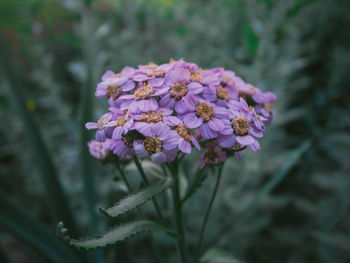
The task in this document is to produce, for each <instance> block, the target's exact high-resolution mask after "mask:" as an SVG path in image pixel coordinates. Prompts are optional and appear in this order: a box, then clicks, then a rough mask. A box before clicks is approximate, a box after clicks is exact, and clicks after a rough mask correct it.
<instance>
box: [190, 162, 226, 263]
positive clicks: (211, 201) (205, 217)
mask: <svg viewBox="0 0 350 263" xmlns="http://www.w3.org/2000/svg"><path fill="white" fill-rule="evenodd" d="M223 168H224V163H220V164H219V171H218V175H217V177H216V182H215V186H214V190H213V193H212V195H211V198H210V201H209V205H208V209H207V211H206V213H205V216H204V219H203V223H202V226H201V230H200V234H199V239H198V243H197V247H196V252H195V257H194V263H197V262H199V257H200V252H201V248H202V243H203V238H204V233H205V229H206V227H207V223H208V219H209V215H210V212H211V209H212V206H213V203H214V200H215V197H216V194H217V192H218V189H219V185H220V180H221V174H222V170H223Z"/></svg>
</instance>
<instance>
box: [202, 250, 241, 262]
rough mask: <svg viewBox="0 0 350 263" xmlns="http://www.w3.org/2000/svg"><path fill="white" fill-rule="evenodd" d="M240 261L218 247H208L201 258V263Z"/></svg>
mask: <svg viewBox="0 0 350 263" xmlns="http://www.w3.org/2000/svg"><path fill="white" fill-rule="evenodd" d="M239 262H241V261H239V260H237V259H235V258H233V257H231V256H230V255H228V254H227V253H226V252H224V251H222V250H218V249H215V248H213V249H210V250H209V251H208V252H206V253H205V255H204V256H203V257H202V259H201V263H239Z"/></svg>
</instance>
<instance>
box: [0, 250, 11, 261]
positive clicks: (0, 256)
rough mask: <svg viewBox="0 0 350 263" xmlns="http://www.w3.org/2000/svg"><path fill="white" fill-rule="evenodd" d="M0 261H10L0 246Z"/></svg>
mask: <svg viewBox="0 0 350 263" xmlns="http://www.w3.org/2000/svg"><path fill="white" fill-rule="evenodd" d="M0 262H2V263H10V261H9V259H8V257H7V255H6V253H5V251H4V250H3V249H2V247H1V246H0Z"/></svg>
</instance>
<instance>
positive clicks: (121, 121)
mask: <svg viewBox="0 0 350 263" xmlns="http://www.w3.org/2000/svg"><path fill="white" fill-rule="evenodd" d="M125 123H126V116H125V115H124V116H121V117H118V119H117V123H116V124H115V126H116V127H118V126H123V125H124V124H125Z"/></svg>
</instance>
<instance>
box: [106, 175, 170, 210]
mask: <svg viewBox="0 0 350 263" xmlns="http://www.w3.org/2000/svg"><path fill="white" fill-rule="evenodd" d="M172 183H173V180H172V179H171V178H167V179H166V180H163V181H162V182H159V183H156V184H153V185H150V186H148V187H146V188H144V189H143V190H141V191H140V192H138V193H136V194H132V195H129V196H127V197H126V198H124V199H122V200H120V201H119V202H118V203H117V204H115V205H114V206H112V207H110V208H108V209H106V210H105V209H102V208H100V211H101V212H102V213H103V214H105V215H107V216H110V217H118V216H120V215H123V214H126V213H128V212H130V211H131V210H133V209H135V208H137V207H138V206H140V205H142V204H144V203H145V202H147V201H148V200H150V199H151V198H152V197H154V196H155V195H157V194H159V193H161V192H163V191H164V190H165V189H166V188H168V187H169V186H170V185H171V184H172Z"/></svg>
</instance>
